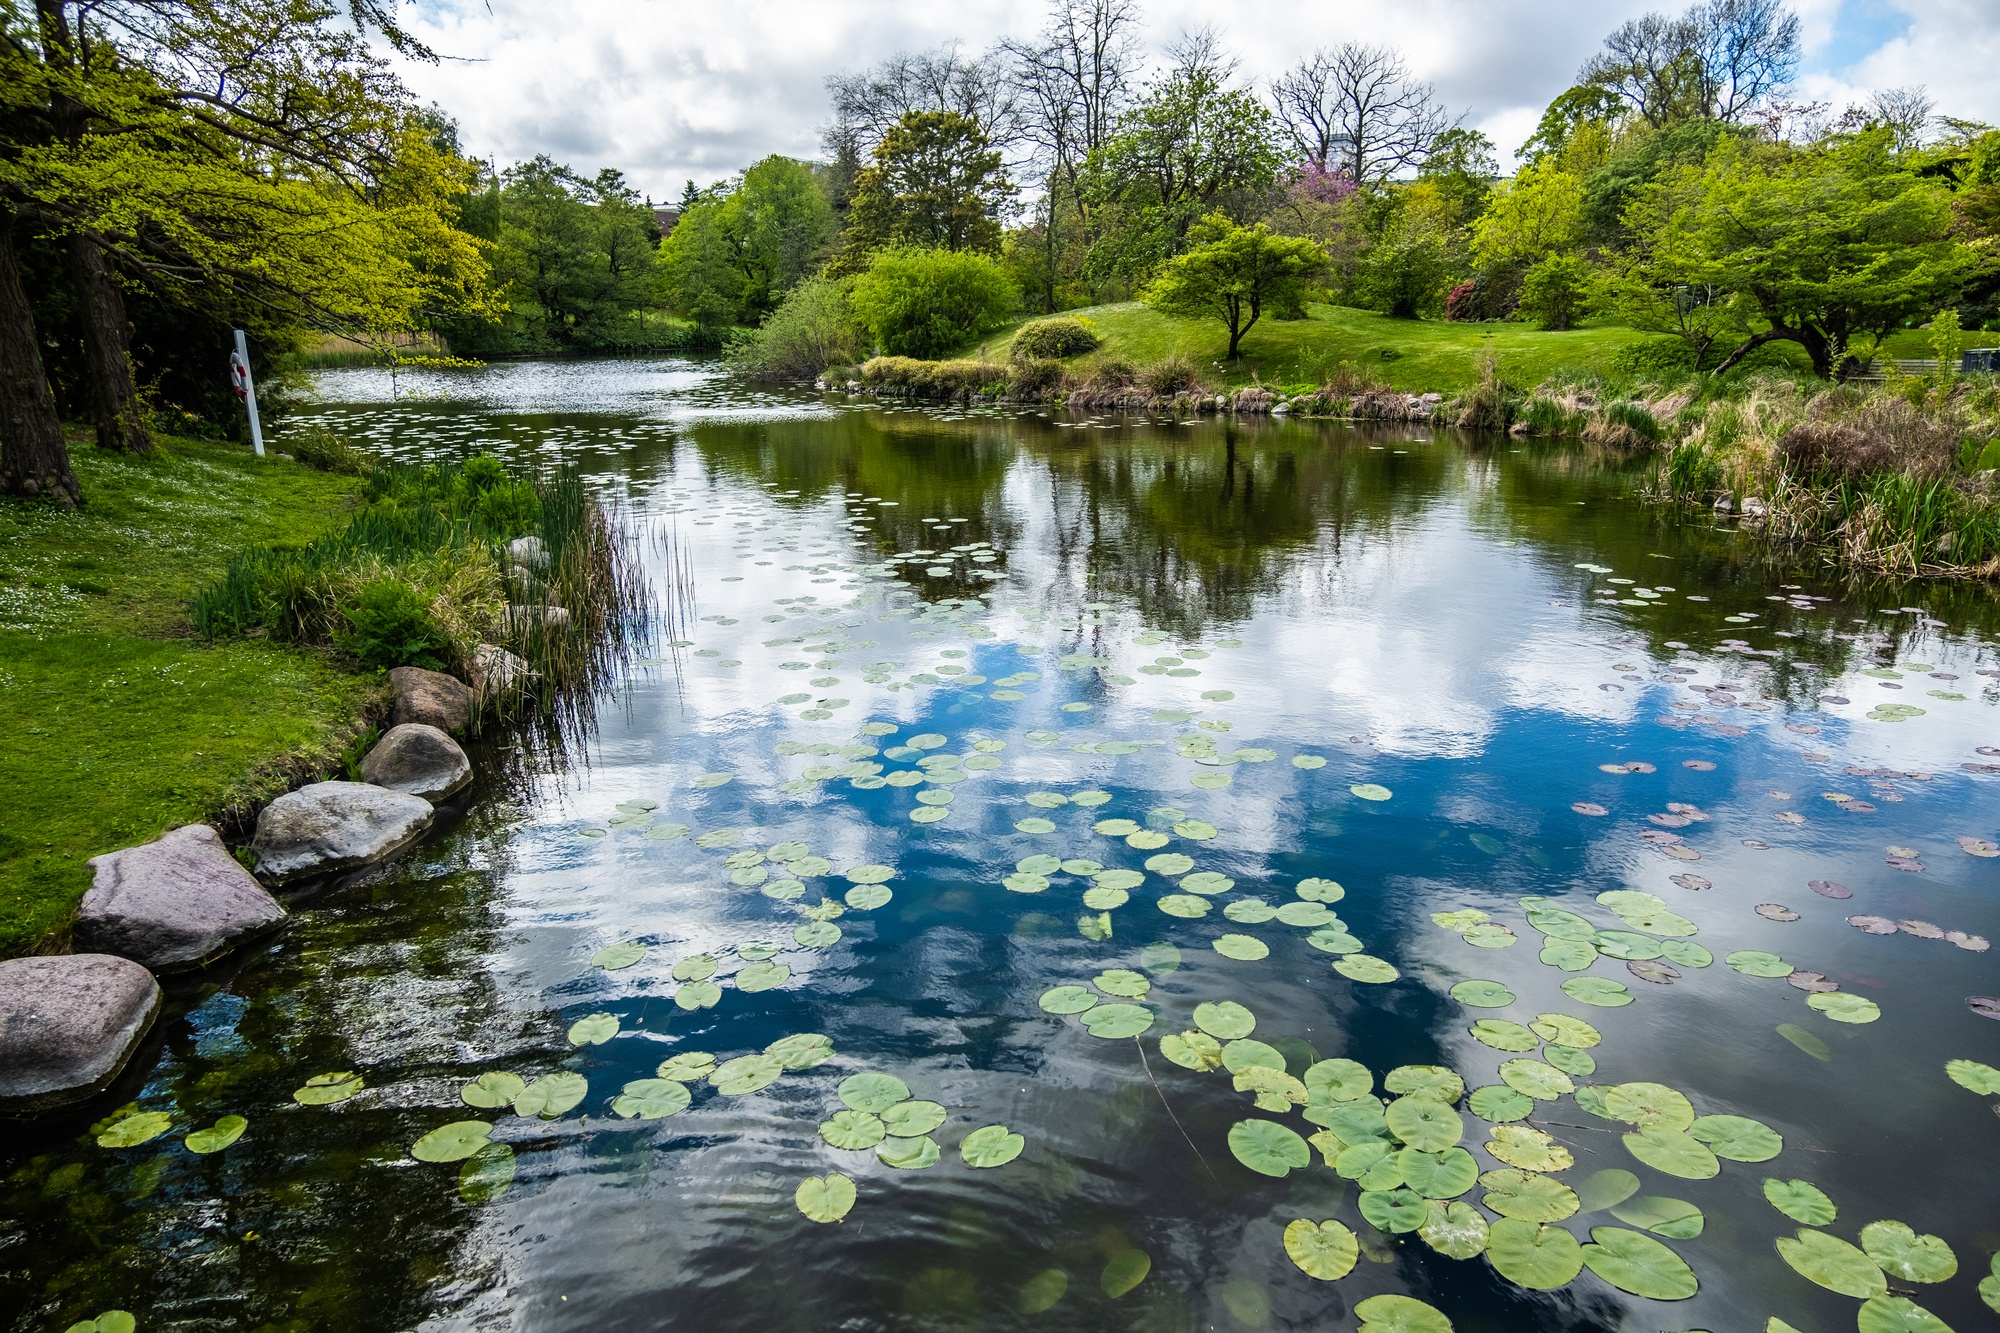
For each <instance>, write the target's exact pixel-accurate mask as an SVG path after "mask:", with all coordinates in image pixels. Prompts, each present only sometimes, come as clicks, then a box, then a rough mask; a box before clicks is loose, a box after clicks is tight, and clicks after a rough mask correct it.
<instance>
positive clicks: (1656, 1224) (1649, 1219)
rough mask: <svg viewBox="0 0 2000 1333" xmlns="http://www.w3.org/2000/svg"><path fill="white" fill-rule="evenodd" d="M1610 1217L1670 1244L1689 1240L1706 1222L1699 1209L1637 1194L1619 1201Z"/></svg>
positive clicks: (1659, 1196)
mask: <svg viewBox="0 0 2000 1333" xmlns="http://www.w3.org/2000/svg"><path fill="white" fill-rule="evenodd" d="M1611 1215H1612V1216H1613V1217H1615V1218H1617V1219H1618V1220H1619V1221H1620V1222H1623V1223H1625V1224H1626V1225H1627V1226H1635V1227H1640V1228H1643V1229H1644V1230H1647V1231H1650V1232H1653V1233H1654V1234H1655V1235H1659V1236H1665V1237H1667V1238H1668V1239H1670V1240H1693V1239H1694V1238H1695V1237H1696V1236H1699V1235H1700V1234H1701V1231H1702V1227H1703V1226H1704V1225H1705V1224H1706V1223H1707V1220H1708V1219H1707V1218H1706V1217H1704V1216H1703V1215H1702V1211H1701V1209H1699V1208H1697V1207H1695V1206H1694V1205H1693V1204H1691V1203H1689V1202H1687V1200H1685V1199H1669V1198H1667V1197H1665V1196H1664V1195H1659V1194H1641V1195H1639V1196H1638V1197H1637V1198H1635V1199H1629V1200H1624V1201H1621V1202H1620V1203H1618V1204H1615V1205H1614V1206H1613V1207H1612V1209H1611Z"/></svg>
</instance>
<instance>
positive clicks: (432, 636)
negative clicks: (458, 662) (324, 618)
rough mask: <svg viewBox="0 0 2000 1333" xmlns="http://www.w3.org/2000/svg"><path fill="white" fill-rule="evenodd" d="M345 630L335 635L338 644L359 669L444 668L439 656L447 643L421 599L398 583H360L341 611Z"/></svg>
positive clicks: (446, 648)
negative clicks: (363, 666)
mask: <svg viewBox="0 0 2000 1333" xmlns="http://www.w3.org/2000/svg"><path fill="white" fill-rule="evenodd" d="M341 614H342V615H343V616H345V617H346V620H347V628H346V630H345V631H343V632H342V633H340V634H339V635H338V636H337V640H336V641H337V642H338V643H339V644H340V646H341V647H342V648H344V649H346V650H347V651H348V652H350V653H352V654H354V656H356V657H358V658H360V659H361V662H362V664H363V665H365V666H371V667H399V666H420V667H428V668H429V669H430V670H432V671H443V670H446V669H447V665H448V664H447V662H446V661H445V659H444V657H443V656H441V654H445V653H448V652H449V651H450V649H451V639H450V637H449V636H448V635H447V634H446V633H445V632H444V630H443V629H442V628H441V627H440V626H439V625H438V623H437V621H436V619H435V618H434V617H433V616H432V615H431V611H430V607H429V605H428V604H426V602H425V601H424V598H423V595H422V594H421V593H419V592H418V591H417V590H416V589H415V588H413V587H411V586H410V585H409V584H407V583H404V582H402V581H401V580H399V579H378V580H376V581H375V582H373V583H368V584H364V585H363V586H362V588H361V590H360V591H359V592H358V593H356V594H355V597H354V603H353V605H351V606H347V607H343V608H342V609H341Z"/></svg>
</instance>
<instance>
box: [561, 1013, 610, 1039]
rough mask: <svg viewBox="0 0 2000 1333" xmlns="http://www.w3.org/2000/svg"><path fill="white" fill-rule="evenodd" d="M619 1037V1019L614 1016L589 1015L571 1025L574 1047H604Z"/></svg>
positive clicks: (571, 1037)
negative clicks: (606, 1043)
mask: <svg viewBox="0 0 2000 1333" xmlns="http://www.w3.org/2000/svg"><path fill="white" fill-rule="evenodd" d="M617 1035H618V1019H617V1017H616V1016H615V1015H613V1014H589V1015H586V1016H585V1017H583V1018H579V1019H577V1020H576V1022H574V1023H571V1024H570V1025H569V1044H570V1045H572V1046H602V1045H603V1044H604V1043H605V1042H607V1041H610V1040H611V1039H612V1038H613V1037H615V1036H617Z"/></svg>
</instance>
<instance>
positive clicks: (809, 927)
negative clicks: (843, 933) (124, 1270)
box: [792, 921, 840, 949]
mask: <svg viewBox="0 0 2000 1333" xmlns="http://www.w3.org/2000/svg"><path fill="white" fill-rule="evenodd" d="M792 940H793V942H795V943H796V944H798V945H800V946H801V947H802V948H807V949H825V948H829V947H831V946H833V945H835V944H838V943H839V942H840V927H839V926H836V925H834V924H833V922H831V921H808V922H806V923H805V924H804V925H803V926H795V927H793V929H792Z"/></svg>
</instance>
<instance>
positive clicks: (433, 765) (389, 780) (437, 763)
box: [361, 722, 472, 801]
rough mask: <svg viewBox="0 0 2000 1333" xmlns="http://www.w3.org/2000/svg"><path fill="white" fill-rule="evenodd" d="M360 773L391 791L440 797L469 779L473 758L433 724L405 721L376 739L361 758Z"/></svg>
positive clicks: (461, 785)
mask: <svg viewBox="0 0 2000 1333" xmlns="http://www.w3.org/2000/svg"><path fill="white" fill-rule="evenodd" d="M361 777H362V780H363V781H365V782H372V783H374V784H375V785H376V786H378V787H387V788H388V789H389V790H390V791H403V792H408V793H409V794H410V795H412V796H421V797H423V798H424V799H425V800H426V801H441V800H443V799H444V798H445V797H447V796H449V795H451V794H452V793H453V792H455V791H457V790H458V789H459V788H460V787H463V786H464V785H465V784H466V783H468V782H470V781H472V761H470V760H469V759H467V758H466V757H465V751H463V750H461V749H459V748H458V742H457V741H455V740H453V739H452V738H451V737H449V736H447V735H445V734H444V732H442V731H439V730H438V729H437V728H436V727H427V726H425V725H424V724H423V723H421V722H406V723H404V724H403V725H402V726H400V727H391V728H389V733H388V734H387V735H386V736H384V737H382V739H381V740H379V741H377V742H375V748H374V749H372V750H370V751H369V752H368V753H367V755H366V756H364V757H363V758H362V760H361Z"/></svg>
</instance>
